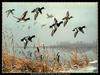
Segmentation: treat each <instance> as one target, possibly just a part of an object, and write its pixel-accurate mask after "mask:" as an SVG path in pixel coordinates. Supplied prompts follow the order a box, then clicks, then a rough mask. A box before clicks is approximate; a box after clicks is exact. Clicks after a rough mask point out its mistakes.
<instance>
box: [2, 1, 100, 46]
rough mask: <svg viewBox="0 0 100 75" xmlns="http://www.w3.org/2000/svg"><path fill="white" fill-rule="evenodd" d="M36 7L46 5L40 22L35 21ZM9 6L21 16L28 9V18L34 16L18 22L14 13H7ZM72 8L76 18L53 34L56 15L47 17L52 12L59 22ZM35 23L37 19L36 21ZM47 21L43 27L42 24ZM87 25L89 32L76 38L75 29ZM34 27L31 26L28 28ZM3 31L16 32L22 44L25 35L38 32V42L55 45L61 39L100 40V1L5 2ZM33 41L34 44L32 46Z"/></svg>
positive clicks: (35, 40)
mask: <svg viewBox="0 0 100 75" xmlns="http://www.w3.org/2000/svg"><path fill="white" fill-rule="evenodd" d="M36 7H45V9H44V10H43V14H42V15H41V14H39V15H38V17H37V19H36V21H35V20H34V13H31V11H32V10H33V9H35V8H36ZM8 9H15V11H14V15H15V16H16V17H21V15H22V14H23V12H25V11H28V13H27V16H26V17H30V20H28V21H26V22H19V23H17V19H16V18H14V17H13V16H12V15H9V17H7V14H6V13H5V11H6V10H8ZM67 11H69V14H70V16H73V17H74V18H72V19H70V20H69V22H68V23H67V25H66V26H65V27H64V26H63V24H62V25H61V26H60V27H59V28H58V30H57V31H56V33H55V34H54V36H53V37H51V31H52V29H50V28H49V26H50V25H52V24H53V23H54V19H53V18H49V19H48V18H47V15H46V14H47V13H48V14H52V15H53V16H54V17H55V18H56V19H57V20H58V22H60V21H61V20H62V18H63V17H65V15H66V12H67ZM35 22H37V23H36V24H35ZM43 24H46V26H44V27H43V28H41V25H43ZM83 25H85V26H86V27H87V28H85V29H84V32H85V34H82V33H81V32H79V34H78V35H77V37H76V38H74V32H73V31H72V30H73V29H74V28H75V27H77V26H83ZM28 26H30V29H28ZM2 30H7V31H9V32H12V33H13V36H14V41H15V42H16V43H19V44H20V45H21V44H22V42H21V41H20V39H22V38H23V37H25V36H31V35H33V34H35V35H36V37H37V38H34V39H32V40H33V42H32V44H34V43H37V41H38V39H39V40H40V42H43V43H44V44H46V45H53V44H57V43H60V42H71V43H75V42H77V41H84V42H88V43H92V42H94V41H97V39H98V3H97V2H64V3H63V2H54V3H53V2H3V3H2ZM32 44H31V43H30V45H32Z"/></svg>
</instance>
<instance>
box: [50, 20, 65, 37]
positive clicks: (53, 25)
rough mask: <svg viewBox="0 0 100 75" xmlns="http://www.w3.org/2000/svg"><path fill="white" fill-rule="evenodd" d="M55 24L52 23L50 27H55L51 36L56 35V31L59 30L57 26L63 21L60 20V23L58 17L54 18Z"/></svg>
mask: <svg viewBox="0 0 100 75" xmlns="http://www.w3.org/2000/svg"><path fill="white" fill-rule="evenodd" d="M54 22H55V23H54V24H52V25H51V26H50V28H53V30H52V32H51V36H53V35H54V33H55V32H56V31H57V28H58V27H59V26H60V25H61V24H62V23H63V21H60V22H59V23H58V21H57V19H56V18H54Z"/></svg>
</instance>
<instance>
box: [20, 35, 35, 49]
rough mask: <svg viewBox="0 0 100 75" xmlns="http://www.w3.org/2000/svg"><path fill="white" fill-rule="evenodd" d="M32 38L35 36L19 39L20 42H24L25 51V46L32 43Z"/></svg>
mask: <svg viewBox="0 0 100 75" xmlns="http://www.w3.org/2000/svg"><path fill="white" fill-rule="evenodd" d="M34 37H35V35H33V36H26V37H24V38H22V39H21V41H22V42H23V41H24V49H26V46H27V44H28V42H29V41H30V42H32V38H34Z"/></svg>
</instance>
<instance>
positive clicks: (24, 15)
mask: <svg viewBox="0 0 100 75" xmlns="http://www.w3.org/2000/svg"><path fill="white" fill-rule="evenodd" d="M27 12H28V11H25V12H24V13H23V15H22V19H24V18H25V17H26V14H27Z"/></svg>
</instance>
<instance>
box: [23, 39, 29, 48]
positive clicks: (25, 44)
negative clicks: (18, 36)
mask: <svg viewBox="0 0 100 75" xmlns="http://www.w3.org/2000/svg"><path fill="white" fill-rule="evenodd" d="M27 43H28V41H27V40H25V43H24V49H26V46H27Z"/></svg>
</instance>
